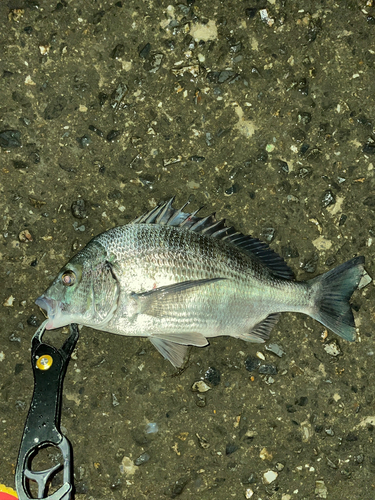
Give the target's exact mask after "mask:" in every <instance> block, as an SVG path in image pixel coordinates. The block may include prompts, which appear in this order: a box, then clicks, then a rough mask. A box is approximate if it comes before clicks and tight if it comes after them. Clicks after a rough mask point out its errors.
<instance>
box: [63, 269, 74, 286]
mask: <svg viewBox="0 0 375 500" xmlns="http://www.w3.org/2000/svg"><path fill="white" fill-rule="evenodd" d="M61 281H62V284H63V285H64V286H72V285H74V283H75V282H76V275H75V273H74V272H73V271H65V273H64V274H63V275H62V276H61Z"/></svg>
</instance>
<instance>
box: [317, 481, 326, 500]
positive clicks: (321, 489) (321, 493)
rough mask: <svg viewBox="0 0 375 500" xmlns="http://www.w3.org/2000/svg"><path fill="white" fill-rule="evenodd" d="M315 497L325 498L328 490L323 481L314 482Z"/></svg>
mask: <svg viewBox="0 0 375 500" xmlns="http://www.w3.org/2000/svg"><path fill="white" fill-rule="evenodd" d="M315 495H316V496H317V497H318V498H327V495H328V490H327V487H326V485H325V484H324V481H315Z"/></svg>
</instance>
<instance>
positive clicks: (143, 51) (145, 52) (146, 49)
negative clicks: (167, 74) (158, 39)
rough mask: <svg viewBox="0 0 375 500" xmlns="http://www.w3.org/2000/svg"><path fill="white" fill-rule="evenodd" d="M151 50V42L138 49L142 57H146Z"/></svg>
mask: <svg viewBox="0 0 375 500" xmlns="http://www.w3.org/2000/svg"><path fill="white" fill-rule="evenodd" d="M150 50H151V44H150V43H146V45H145V46H144V47H143V48H142V49H141V50H140V51H139V57H141V58H142V59H147V58H148V56H149V54H150Z"/></svg>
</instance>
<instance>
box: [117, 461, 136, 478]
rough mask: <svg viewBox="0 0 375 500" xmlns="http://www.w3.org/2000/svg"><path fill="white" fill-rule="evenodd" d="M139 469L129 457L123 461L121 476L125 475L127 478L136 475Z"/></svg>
mask: <svg viewBox="0 0 375 500" xmlns="http://www.w3.org/2000/svg"><path fill="white" fill-rule="evenodd" d="M136 469H137V467H136V466H135V465H134V462H133V460H132V459H131V458H129V457H124V458H123V459H122V460H121V465H120V472H121V474H125V475H127V476H131V475H133V474H134V473H135V471H136Z"/></svg>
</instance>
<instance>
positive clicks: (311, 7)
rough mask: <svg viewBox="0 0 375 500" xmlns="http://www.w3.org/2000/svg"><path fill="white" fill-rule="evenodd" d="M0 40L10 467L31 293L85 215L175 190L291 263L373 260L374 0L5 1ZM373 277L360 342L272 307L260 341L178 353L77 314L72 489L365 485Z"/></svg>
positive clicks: (270, 495) (69, 411)
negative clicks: (164, 353)
mask: <svg viewBox="0 0 375 500" xmlns="http://www.w3.org/2000/svg"><path fill="white" fill-rule="evenodd" d="M0 40H1V41H0V43H1V47H2V49H1V55H0V162H1V164H0V207H1V214H2V218H1V232H0V259H1V267H0V280H1V283H2V289H1V291H0V311H1V314H0V373H1V378H0V443H1V445H0V449H1V456H2V459H1V462H0V483H4V484H6V485H7V486H13V484H14V483H13V481H14V471H15V464H16V459H17V453H18V447H19V442H20V439H21V435H22V430H23V424H24V421H25V419H26V415H27V411H28V406H29V402H30V399H31V395H32V387H33V378H32V370H31V366H30V340H31V337H32V335H33V333H34V332H35V330H36V327H37V325H39V324H40V323H41V321H42V320H43V315H42V312H41V311H40V310H39V309H38V308H37V307H36V305H35V304H34V300H35V299H36V297H38V296H39V295H40V293H41V292H43V291H44V290H45V288H46V287H47V286H48V285H49V284H50V282H51V280H52V278H54V276H55V275H56V273H57V272H58V270H59V269H60V267H61V266H62V265H63V264H64V263H65V262H66V261H67V260H69V259H70V258H71V256H72V255H73V254H74V253H75V252H76V251H77V250H78V249H80V248H82V247H83V246H84V245H85V244H86V243H87V242H88V241H89V240H90V239H91V238H92V236H94V235H96V234H98V233H100V232H102V231H104V230H106V229H109V228H110V227H113V226H115V225H120V224H124V223H127V222H129V221H131V220H132V219H133V218H135V217H136V216H139V215H140V214H141V213H143V212H145V211H147V210H149V209H150V208H151V207H152V206H154V205H155V204H156V203H157V202H158V201H160V200H167V199H169V198H170V197H171V196H173V195H176V203H175V204H176V205H179V204H181V205H182V204H183V203H184V202H185V201H186V200H187V199H188V198H189V197H191V200H192V201H193V204H194V205H195V206H196V207H198V206H202V205H204V206H205V207H206V208H205V209H204V211H206V213H210V212H211V211H215V212H216V213H217V215H218V216H220V217H225V218H226V219H227V221H228V224H233V225H235V226H236V227H237V228H238V229H239V230H240V231H242V232H244V233H248V234H253V235H254V236H256V237H259V238H261V239H263V240H265V241H267V242H268V243H269V244H270V246H271V247H272V248H273V249H274V250H275V251H277V252H279V253H280V254H281V255H282V256H283V257H284V258H285V259H286V261H287V262H288V264H289V265H290V267H291V268H292V269H293V270H294V271H295V272H296V275H297V277H298V279H308V278H310V277H312V276H314V275H316V274H320V273H322V272H325V271H326V270H328V269H330V268H331V267H333V266H335V265H337V264H339V263H341V262H344V261H345V260H347V259H349V258H351V257H353V256H355V255H365V256H366V263H367V265H366V268H367V270H368V272H369V274H370V275H372V274H373V273H374V269H373V262H372V261H373V259H372V256H373V248H374V244H375V242H374V241H373V240H374V236H375V225H374V218H375V217H374V214H375V213H374V209H375V177H374V162H375V118H374V117H375V83H374V82H375V41H374V40H375V5H373V1H372V0H369V1H367V2H366V1H341V2H333V1H326V2H320V3H317V2H309V1H305V2H296V3H292V2H279V1H276V0H270V1H268V2H266V1H262V0H259V1H256V0H254V1H253V2H251V1H246V2H236V3H228V2H227V3H219V2H216V1H212V0H208V1H206V2H204V3H203V2H200V1H196V2H194V1H188V2H187V3H184V4H182V3H181V4H178V3H175V4H168V2H163V1H155V2H140V1H138V0H135V1H127V2H123V1H118V2H109V1H98V2H94V1H92V2H90V1H81V0H77V1H68V0H61V1H59V2H46V1H44V0H25V1H21V0H9V1H8V0H7V1H3V2H1V3H0ZM202 213H203V212H202ZM374 295H375V293H374V287H373V284H372V283H371V284H370V285H368V286H367V287H365V288H363V289H361V290H360V291H357V292H356V293H355V294H354V297H353V306H354V311H355V316H356V318H357V326H358V327H359V335H358V340H357V342H356V343H351V344H349V343H347V342H345V341H343V340H341V339H337V338H335V337H334V335H333V334H332V333H331V332H326V331H325V330H324V328H323V327H322V326H321V325H320V324H319V323H317V322H315V321H313V320H312V319H310V318H307V317H305V316H302V315H295V314H285V315H283V316H282V319H281V320H280V321H279V322H278V324H277V325H276V327H275V328H274V331H273V333H272V336H271V340H270V342H269V343H271V344H276V346H274V347H272V346H271V348H269V346H267V345H261V346H259V345H258V346H257V345H254V344H247V343H245V342H242V341H241V340H235V339H232V338H220V339H212V340H211V342H210V346H209V347H207V348H204V349H199V348H192V349H191V351H190V357H189V360H188V363H187V366H186V369H185V370H184V371H183V372H182V373H176V372H175V371H174V370H173V367H172V366H171V365H170V363H168V362H167V361H165V360H163V359H162V357H161V356H160V355H159V354H158V353H157V352H156V351H155V349H154V348H153V347H152V345H151V344H150V343H149V342H148V341H147V340H145V339H141V338H135V339H131V338H129V337H121V336H115V335H112V334H107V333H102V332H100V331H95V330H91V329H88V328H83V329H82V331H81V334H80V339H79V341H78V344H77V347H76V350H75V353H74V359H72V361H71V363H70V365H69V368H68V373H67V376H66V380H65V386H64V397H63V407H62V426H63V429H64V431H65V432H66V435H67V436H68V437H69V439H70V441H71V442H72V444H73V448H74V471H75V484H76V498H77V499H78V500H80V499H82V500H91V499H92V500H94V499H95V500H97V499H101V498H106V499H114V500H116V499H121V498H128V499H143V498H147V499H150V500H153V499H160V498H181V499H182V500H183V499H193V498H194V499H195V498H201V499H204V500H206V499H207V500H211V499H213V498H215V499H218V500H227V499H229V498H236V499H237V498H238V499H240V498H253V499H255V500H266V499H275V500H294V499H296V500H305V499H315V498H327V499H329V500H339V499H340V500H341V499H342V498H352V499H361V500H370V499H372V498H374V495H375V480H374V474H375V450H374V444H373V440H374V435H375V431H374V425H375V399H374V372H375V359H374V355H375V346H374V335H373V332H372V320H373V319H374V314H375V310H374V301H373V299H374ZM63 338H64V332H49V333H48V335H46V336H45V339H49V340H50V341H51V342H53V343H54V344H61V342H62V339H63ZM267 347H268V349H267ZM280 349H281V350H280ZM280 355H281V357H280ZM199 381H201V382H200V383H199V384H198V385H197V384H196V385H194V384H195V383H196V382H199ZM202 381H203V382H204V384H203V383H202ZM200 390H201V391H202V390H204V392H199V391H200ZM47 458H49V457H48V456H47ZM52 458H53V457H52Z"/></svg>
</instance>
